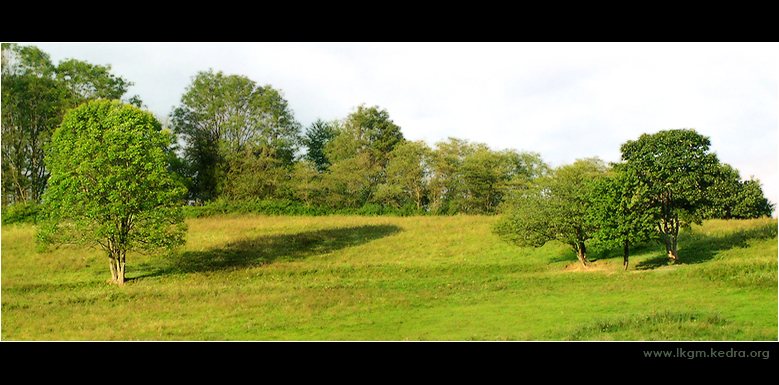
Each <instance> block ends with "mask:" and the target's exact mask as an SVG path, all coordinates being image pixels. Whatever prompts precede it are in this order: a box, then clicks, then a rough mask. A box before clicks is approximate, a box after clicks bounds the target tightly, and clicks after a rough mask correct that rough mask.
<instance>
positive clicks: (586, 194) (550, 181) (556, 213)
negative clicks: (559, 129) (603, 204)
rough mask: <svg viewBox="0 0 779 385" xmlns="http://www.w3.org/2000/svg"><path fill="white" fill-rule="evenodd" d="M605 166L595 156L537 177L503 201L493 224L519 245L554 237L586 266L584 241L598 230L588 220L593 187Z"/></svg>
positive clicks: (496, 229)
mask: <svg viewBox="0 0 779 385" xmlns="http://www.w3.org/2000/svg"><path fill="white" fill-rule="evenodd" d="M605 172H606V165H605V164H604V163H603V161H601V160H600V159H597V158H592V159H581V160H577V161H576V162H574V163H573V164H570V165H566V166H562V167H559V168H557V169H555V170H554V171H553V172H552V173H551V174H550V175H548V176H544V177H541V178H538V179H537V180H536V181H535V182H534V183H533V185H532V186H530V187H529V188H527V189H524V190H522V191H519V192H517V193H516V194H515V195H513V196H512V199H511V200H508V201H506V203H505V204H504V206H503V208H502V211H503V213H504V215H503V216H502V217H501V219H500V220H498V222H497V223H496V225H495V231H496V233H497V234H498V235H500V236H501V237H502V238H504V239H506V240H508V241H510V242H513V243H515V244H518V245H520V246H536V247H538V246H543V245H544V244H545V243H546V242H548V241H551V240H557V241H560V242H562V243H565V244H567V245H569V246H570V247H571V248H572V249H573V251H574V252H575V253H576V257H577V258H578V260H579V262H581V264H582V265H583V266H587V265H588V264H589V262H588V261H587V247H586V242H587V241H588V240H589V239H590V238H592V236H593V234H594V233H595V231H596V230H597V228H596V227H595V224H594V223H592V221H591V216H590V214H589V211H590V210H591V209H592V206H593V204H592V201H591V197H592V195H593V194H592V190H593V188H594V186H595V183H596V181H597V180H598V179H599V178H600V177H602V176H604V174H605Z"/></svg>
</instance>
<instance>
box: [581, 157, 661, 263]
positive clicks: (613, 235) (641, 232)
mask: <svg viewBox="0 0 779 385" xmlns="http://www.w3.org/2000/svg"><path fill="white" fill-rule="evenodd" d="M642 188H644V187H643V186H642V185H640V184H639V183H638V180H637V178H635V176H634V175H632V174H630V172H629V171H626V170H624V169H623V167H622V165H621V164H616V165H614V167H613V168H612V171H611V172H609V173H608V175H606V176H605V177H603V178H600V179H598V180H596V181H595V182H594V184H593V188H592V190H591V191H590V193H591V196H590V199H591V204H592V205H591V208H590V210H588V213H587V215H588V216H589V218H588V220H589V222H590V223H591V224H592V226H593V227H594V228H595V229H596V230H595V232H594V233H593V241H594V243H597V244H600V245H601V246H603V247H604V248H615V247H621V248H622V250H623V253H622V257H623V266H624V268H625V270H627V268H628V261H629V258H630V247H631V246H632V245H635V244H638V243H641V242H645V241H648V240H650V239H653V238H654V237H655V236H656V232H657V231H656V229H655V219H654V217H653V215H652V212H651V210H650V209H651V204H650V201H649V200H647V194H645V193H644V191H642Z"/></svg>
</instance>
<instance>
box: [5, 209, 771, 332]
mask: <svg viewBox="0 0 779 385" xmlns="http://www.w3.org/2000/svg"><path fill="white" fill-rule="evenodd" d="M494 221H495V218H494V217H481V216H455V217H406V218H397V217H343V216H333V217H266V216H248V215H247V216H220V217H210V218H199V219H191V220H189V221H188V223H189V227H190V231H189V235H188V242H187V245H186V247H185V248H183V249H182V250H181V251H179V252H178V253H176V254H174V255H169V256H140V255H130V256H128V278H130V281H129V282H128V283H127V284H126V285H125V286H124V287H115V286H111V285H107V284H106V283H105V281H106V279H107V278H109V276H110V274H109V271H108V261H107V258H105V256H103V255H102V254H101V253H100V252H99V251H96V250H86V249H81V248H74V247H65V248H60V249H58V250H56V251H53V252H46V253H37V252H36V251H35V244H34V236H35V229H34V227H33V226H31V225H21V224H19V225H10V226H3V229H2V338H3V339H6V340H777V223H776V220H773V219H757V220H743V221H720V220H715V221H707V222H706V223H704V225H703V226H695V227H693V229H692V231H687V232H684V233H683V235H682V236H681V241H680V247H679V252H680V257H681V260H682V263H681V264H677V265H668V263H667V258H666V257H665V256H664V255H663V250H662V247H661V246H658V245H648V246H645V247H643V248H639V249H637V250H636V255H634V256H633V258H631V266H630V269H629V270H628V271H626V272H625V271H622V270H621V268H622V259H621V255H619V253H620V252H619V251H615V252H612V253H608V252H603V253H600V255H598V254H596V255H591V258H592V259H593V260H594V263H593V267H592V268H590V269H587V270H586V271H585V270H583V269H581V268H579V267H578V266H577V265H576V262H575V257H574V255H573V253H572V252H571V251H570V250H569V249H567V248H566V247H565V246H562V245H560V244H547V245H546V246H544V247H542V248H538V249H530V248H528V249H520V248H517V247H515V246H511V245H509V244H506V243H504V242H502V241H500V240H499V239H498V238H497V237H496V236H495V235H493V234H492V233H491V231H490V227H491V225H492V223H493V222H494Z"/></svg>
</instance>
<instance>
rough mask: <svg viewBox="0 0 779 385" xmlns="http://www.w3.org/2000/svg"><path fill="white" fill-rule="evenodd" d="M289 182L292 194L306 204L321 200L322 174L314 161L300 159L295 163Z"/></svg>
mask: <svg viewBox="0 0 779 385" xmlns="http://www.w3.org/2000/svg"><path fill="white" fill-rule="evenodd" d="M289 184H290V190H291V191H292V195H293V196H294V197H295V198H296V199H298V200H300V201H301V202H303V203H305V204H306V206H309V207H310V206H312V205H314V204H315V203H320V202H321V194H322V174H321V173H320V172H319V170H317V165H316V164H315V163H314V162H312V161H309V160H302V161H300V162H297V163H295V166H294V167H293V168H292V175H291V178H290V181H289Z"/></svg>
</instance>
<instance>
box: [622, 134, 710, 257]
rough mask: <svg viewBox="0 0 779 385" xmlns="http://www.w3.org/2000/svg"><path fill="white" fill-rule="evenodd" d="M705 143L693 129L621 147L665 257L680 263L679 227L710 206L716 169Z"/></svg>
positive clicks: (696, 220)
mask: <svg viewBox="0 0 779 385" xmlns="http://www.w3.org/2000/svg"><path fill="white" fill-rule="evenodd" d="M709 145H710V142H709V138H708V137H706V136H703V135H700V134H698V133H697V132H695V130H692V129H678V130H665V131H660V132H657V133H655V134H643V135H641V136H640V137H639V138H638V139H637V140H631V141H628V142H626V143H625V144H623V145H622V147H621V151H622V160H623V161H624V167H625V170H626V171H627V172H628V173H629V174H630V175H631V176H634V177H635V178H636V181H637V183H638V185H639V191H641V194H642V199H644V200H647V201H648V202H649V204H650V207H651V211H652V215H653V217H654V219H655V223H656V225H657V228H658V231H659V232H660V234H661V235H662V239H663V241H664V243H665V246H666V252H667V254H668V257H669V258H671V259H672V260H674V261H675V260H677V259H678V253H677V240H678V236H679V229H680V227H685V226H689V225H690V224H692V223H700V222H701V220H702V218H703V215H704V213H705V209H706V207H707V205H708V201H707V196H706V191H707V190H708V189H709V187H710V186H711V185H712V184H713V183H714V180H715V179H716V178H715V176H716V174H717V172H718V168H719V160H718V159H717V157H716V155H715V154H713V153H711V152H709Z"/></svg>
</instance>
